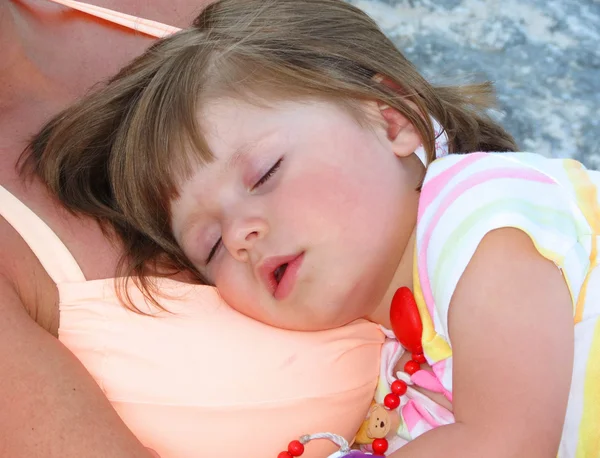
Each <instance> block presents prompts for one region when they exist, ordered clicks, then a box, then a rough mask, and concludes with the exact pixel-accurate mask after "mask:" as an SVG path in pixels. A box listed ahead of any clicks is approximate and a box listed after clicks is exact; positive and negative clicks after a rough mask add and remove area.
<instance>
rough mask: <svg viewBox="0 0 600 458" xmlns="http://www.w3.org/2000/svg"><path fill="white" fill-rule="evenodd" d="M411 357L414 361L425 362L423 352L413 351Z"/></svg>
mask: <svg viewBox="0 0 600 458" xmlns="http://www.w3.org/2000/svg"><path fill="white" fill-rule="evenodd" d="M412 359H413V361H416V362H417V363H419V364H425V363H426V362H427V360H426V359H425V355H424V354H423V353H413V354H412Z"/></svg>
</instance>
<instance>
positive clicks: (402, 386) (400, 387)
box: [392, 380, 407, 396]
mask: <svg viewBox="0 0 600 458" xmlns="http://www.w3.org/2000/svg"><path fill="white" fill-rule="evenodd" d="M406 389H407V386H406V383H404V382H403V381H402V380H396V381H395V382H394V383H392V393H394V394H395V395H396V396H402V395H403V394H404V393H406Z"/></svg>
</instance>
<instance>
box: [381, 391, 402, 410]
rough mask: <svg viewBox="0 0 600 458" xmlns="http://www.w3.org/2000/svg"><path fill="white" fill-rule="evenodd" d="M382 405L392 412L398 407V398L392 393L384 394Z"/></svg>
mask: <svg viewBox="0 0 600 458" xmlns="http://www.w3.org/2000/svg"><path fill="white" fill-rule="evenodd" d="M383 405H385V406H386V407H387V408H388V409H390V410H394V409H395V408H396V407H398V406H399V405H400V397H399V396H398V395H397V394H394V393H389V394H386V395H385V398H383Z"/></svg>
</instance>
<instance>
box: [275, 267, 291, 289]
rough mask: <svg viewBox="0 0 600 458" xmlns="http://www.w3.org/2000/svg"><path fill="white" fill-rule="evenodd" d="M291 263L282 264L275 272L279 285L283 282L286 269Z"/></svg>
mask: <svg viewBox="0 0 600 458" xmlns="http://www.w3.org/2000/svg"><path fill="white" fill-rule="evenodd" d="M288 265H289V263H287V262H286V263H284V264H281V265H280V266H279V267H278V268H277V269H275V271H274V272H273V277H275V281H276V282H277V284H278V285H279V283H281V279H282V278H283V276H284V274H285V271H286V269H287V267H288Z"/></svg>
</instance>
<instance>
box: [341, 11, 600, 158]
mask: <svg viewBox="0 0 600 458" xmlns="http://www.w3.org/2000/svg"><path fill="white" fill-rule="evenodd" d="M350 2H351V3H353V4H354V5H356V6H358V7H360V8H362V9H363V10H365V11H366V12H367V13H369V15H371V17H373V18H374V19H375V20H376V21H377V22H378V23H379V25H380V26H381V28H382V29H383V30H384V32H386V33H387V34H388V36H390V37H391V38H392V39H393V40H394V42H395V43H396V44H397V45H398V47H399V48H400V49H401V50H402V51H403V52H404V54H405V55H406V56H407V57H408V58H409V59H410V60H411V61H412V62H413V63H414V64H415V65H416V66H417V67H418V68H419V70H420V71H421V72H422V73H423V74H424V75H425V76H426V77H427V78H428V79H429V80H430V81H431V82H434V83H435V82H439V83H448V82H464V81H482V80H490V81H493V82H494V84H495V85H496V90H497V94H498V99H499V106H498V110H497V111H495V112H494V113H493V115H494V116H496V117H497V118H498V119H499V120H500V121H501V122H502V124H503V125H504V126H505V127H506V128H507V129H508V130H509V131H510V132H511V133H512V134H513V135H514V136H515V138H516V139H517V142H518V143H519V145H520V148H521V150H524V151H532V152H538V153H541V154H544V155H547V156H555V157H573V158H576V159H579V160H581V161H582V162H584V163H585V164H586V165H587V166H590V167H594V168H598V169H600V138H599V137H600V0H350Z"/></svg>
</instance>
